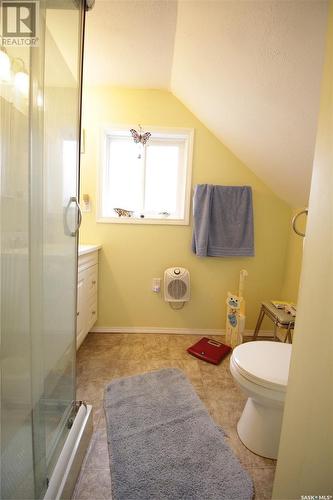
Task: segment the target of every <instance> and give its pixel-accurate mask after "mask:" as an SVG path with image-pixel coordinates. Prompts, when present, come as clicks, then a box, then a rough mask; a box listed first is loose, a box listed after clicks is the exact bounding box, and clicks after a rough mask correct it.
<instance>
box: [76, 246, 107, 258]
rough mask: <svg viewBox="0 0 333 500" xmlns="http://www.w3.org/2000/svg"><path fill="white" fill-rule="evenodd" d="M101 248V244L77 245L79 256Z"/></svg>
mask: <svg viewBox="0 0 333 500" xmlns="http://www.w3.org/2000/svg"><path fill="white" fill-rule="evenodd" d="M100 248H102V245H79V256H80V255H85V254H87V253H91V252H96V250H99V249H100Z"/></svg>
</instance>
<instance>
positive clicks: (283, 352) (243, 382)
mask: <svg viewBox="0 0 333 500" xmlns="http://www.w3.org/2000/svg"><path fill="white" fill-rule="evenodd" d="M290 356H291V344H284V343H282V342H271V341H255V342H247V343H245V344H241V345H239V346H237V347H236V348H235V349H234V350H233V353H232V356H231V358H230V371H231V374H232V376H233V378H234V380H235V382H236V383H237V384H238V385H239V387H240V388H241V389H242V391H243V392H244V393H245V395H246V396H247V397H248V399H247V401H246V404H245V408H244V410H243V413H242V415H241V418H240V419H239V422H238V424H237V432H238V436H239V438H240V440H241V441H242V442H243V444H244V445H245V446H246V447H247V448H248V449H249V450H251V451H253V452H254V453H256V454H257V455H260V456H262V457H266V458H273V459H276V458H277V454H278V448H279V441H280V433H281V424H282V415H283V407H284V400H285V395H286V389H287V383H288V374H289V364H290Z"/></svg>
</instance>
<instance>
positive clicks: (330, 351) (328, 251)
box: [273, 1, 333, 500]
mask: <svg viewBox="0 0 333 500" xmlns="http://www.w3.org/2000/svg"><path fill="white" fill-rule="evenodd" d="M332 117H333V2H332V1H331V2H330V13H329V31H328V39H327V48H326V61H325V66H324V76H323V83H322V90H321V103H320V114H319V126H318V133H317V141H316V151H315V158H314V166H313V175H312V183H311V193H310V201H309V216H308V222H307V236H306V240H305V244H304V257H303V267H302V274H301V284H300V293H299V300H298V312H297V321H296V328H295V332H294V342H293V352H292V358H291V364H290V370H289V380H288V388H287V395H286V402H285V410H284V415H283V425H282V433H281V440H280V448H279V457H278V463H277V468H276V474H275V482H274V488H273V498H275V499H283V500H284V499H286V498H288V499H294V498H295V499H296V498H297V499H299V498H301V496H302V495H304V496H306V498H310V497H311V498H312V497H313V498H332V495H333V474H332V471H333V392H332V383H333V370H332V367H333V335H332V325H333V308H332V304H333V169H332V165H333V141H332V137H333V118H332Z"/></svg>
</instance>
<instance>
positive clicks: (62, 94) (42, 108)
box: [0, 0, 87, 499]
mask: <svg viewBox="0 0 333 500" xmlns="http://www.w3.org/2000/svg"><path fill="white" fill-rule="evenodd" d="M4 4H5V2H1V8H2V12H1V21H2V30H4V22H8V30H9V32H10V29H12V31H13V33H10V35H9V37H8V39H9V42H8V41H7V43H6V45H4V44H3V45H0V56H1V57H0V161H1V164H0V168H1V172H0V173H1V184H0V189H1V202H0V203H1V204H0V248H1V267H0V280H1V289H0V304H1V310H0V314H1V322H0V335H1V337H0V340H1V385H0V391H1V393H0V399H1V435H0V437H1V459H0V471H1V498H3V499H23V498H24V499H30V498H31V499H38V498H42V497H43V496H44V495H45V492H46V490H47V487H48V484H49V481H50V478H51V476H52V473H53V470H54V467H55V465H56V463H57V461H58V458H59V455H60V452H61V450H62V448H63V445H64V443H65V441H66V438H67V434H68V433H69V432H70V428H71V425H72V422H73V420H74V419H75V411H76V404H75V353H76V345H75V324H76V273H77V271H76V269H77V232H78V226H79V222H80V211H79V206H78V203H77V197H78V185H79V184H78V172H79V134H80V102H81V75H82V52H83V30H84V17H85V9H86V7H87V6H86V2H85V1H84V0H40V1H32V2H23V1H22V2H20V1H16V2H15V3H14V4H13V5H12V6H9V7H8V8H10V9H11V10H10V11H9V10H8V11H7V12H6V13H5V12H4V9H5V6H4ZM7 4H8V2H7ZM20 4H22V5H20ZM31 4H34V5H35V7H34V10H33V11H29V8H30V5H31ZM29 15H30V16H32V15H33V16H34V18H33V19H32V21H31V20H29V22H28V21H27V19H28V16H29ZM13 19H14V20H15V21H14V28H13V27H11V26H13ZM34 22H35V25H34V24H33V23H34ZM32 27H33V28H34V29H35V28H37V31H36V33H34V34H35V35H36V43H35V44H32V43H31V44H29V43H28V42H26V43H21V44H20V43H16V44H14V43H10V38H11V37H12V38H14V37H15V36H16V37H17V39H18V40H23V38H24V36H26V38H25V40H26V39H27V37H28V35H27V33H28V32H29V29H30V31H31V29H32ZM20 29H21V30H22V31H23V35H22V33H21V35H19V36H17V35H18V33H17V30H20ZM15 30H16V32H15V33H14V31H15ZM2 33H3V31H2ZM20 36H21V38H20ZM0 41H1V39H0ZM2 41H3V40H2Z"/></svg>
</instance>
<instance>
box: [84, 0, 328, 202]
mask: <svg viewBox="0 0 333 500" xmlns="http://www.w3.org/2000/svg"><path fill="white" fill-rule="evenodd" d="M326 19H327V1H326V0H316V1H312V0H288V1H285V0H266V1H260V0H259V1H252V0H248V1H242V0H231V1H227V0H193V1H192V0H180V1H178V2H177V1H173V0H97V1H96V4H95V7H94V9H93V10H92V11H91V12H89V13H88V15H87V30H86V54H85V82H86V84H87V85H117V86H126V87H136V88H140V87H141V88H142V87H143V88H162V89H168V90H171V91H172V92H173V93H174V94H175V95H176V96H177V97H178V98H179V99H180V100H181V101H182V102H183V103H184V104H185V105H186V106H187V107H188V108H189V109H190V110H191V111H192V112H193V113H194V114H195V115H196V116H197V117H198V118H199V119H200V120H201V121H202V122H203V123H204V124H205V125H206V126H207V127H208V128H209V129H210V130H211V131H212V132H213V133H214V134H216V136H217V137H219V138H220V139H221V141H222V142H223V143H224V144H226V145H227V146H228V147H229V148H230V149H231V150H232V151H233V152H234V154H236V156H238V157H239V158H240V159H241V160H242V161H243V162H244V163H245V164H246V165H247V166H248V167H249V168H251V169H252V170H253V171H254V172H255V173H256V174H257V175H258V176H259V177H260V178H261V179H262V180H263V181H264V182H265V183H266V184H267V185H269V186H270V187H271V188H272V189H273V190H274V191H275V192H276V193H277V194H278V195H279V196H280V197H281V198H282V199H284V200H285V201H287V202H288V203H289V204H291V205H293V206H302V205H306V204H307V199H308V194H309V186H310V180H311V170H312V161H313V155H314V144H315V135H316V125H317V113H318V107H319V95H320V79H321V68H322V61H323V53H324V41H325V31H326Z"/></svg>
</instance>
